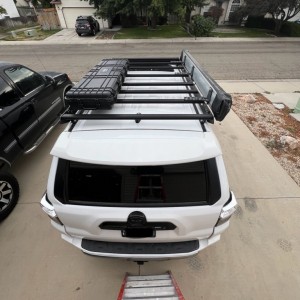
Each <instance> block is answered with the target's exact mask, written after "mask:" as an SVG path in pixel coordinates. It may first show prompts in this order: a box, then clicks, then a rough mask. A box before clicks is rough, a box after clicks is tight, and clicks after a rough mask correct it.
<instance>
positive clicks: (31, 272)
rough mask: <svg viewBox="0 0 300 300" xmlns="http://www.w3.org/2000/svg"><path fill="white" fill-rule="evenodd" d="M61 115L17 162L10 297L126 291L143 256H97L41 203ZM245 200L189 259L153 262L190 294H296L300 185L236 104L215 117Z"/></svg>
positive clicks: (0, 295) (7, 277) (5, 235)
mask: <svg viewBox="0 0 300 300" xmlns="http://www.w3.org/2000/svg"><path fill="white" fill-rule="evenodd" d="M63 127H64V126H63V125H59V126H58V127H57V128H56V129H55V131H54V132H53V133H52V134H51V135H50V136H49V137H48V138H47V139H46V140H45V141H44V143H43V144H42V145H41V146H40V148H38V149H37V150H36V151H35V152H34V153H32V154H30V155H28V156H24V157H22V158H20V159H19V161H18V162H17V163H16V164H15V169H14V173H15V175H16V176H17V178H18V179H19V181H20V187H21V197H20V202H19V204H18V205H17V206H16V208H15V210H14V211H13V213H12V214H11V215H10V216H9V218H7V219H6V220H5V221H4V222H2V223H1V224H0V245H1V247H0V256H1V260H0V270H1V272H0V299H4V300H19V299H22V300H29V299H31V300H37V299H43V300H48V299H49V300H50V299H51V300H53V299H64V300H68V299H89V300H94V299H95V300H100V299H105V300H113V299H116V298H117V294H118V291H119V289H120V286H121V282H122V279H123V277H124V274H125V273H126V272H130V273H132V274H137V273H138V266H137V265H136V264H135V263H133V262H128V261H123V260H114V259H104V258H97V257H90V256H86V255H84V254H82V253H81V252H80V251H79V250H77V249H76V248H74V247H72V246H71V245H69V244H67V243H66V242H64V241H63V240H62V239H61V238H60V236H59V234H58V232H57V231H56V230H55V229H53V228H52V227H51V225H50V221H49V219H48V218H47V217H46V216H45V214H44V213H43V212H42V211H41V208H40V206H39V201H40V198H41V196H42V194H43V192H44V190H45V188H46V182H47V176H48V171H49V166H50V161H51V158H50V156H49V151H50V149H51V147H52V145H53V143H54V142H55V140H56V138H57V136H58V134H59V133H60V132H61V130H63ZM214 128H215V131H216V133H217V135H218V137H219V140H220V143H221V145H222V148H223V152H224V157H225V163H226V165H227V171H228V175H229V179H230V183H231V187H232V189H233V191H234V192H235V194H236V196H237V198H238V202H239V205H240V207H239V209H238V211H237V213H236V214H235V216H234V217H233V219H232V222H231V227H230V229H229V230H228V231H227V232H226V233H225V234H224V235H223V237H222V239H221V241H220V242H218V243H217V244H215V245H213V246H211V247H210V248H207V249H205V250H204V251H203V252H201V253H200V254H199V255H197V256H196V257H193V258H189V259H181V260H173V261H163V262H149V263H146V264H145V265H144V266H142V268H141V272H142V274H160V273H164V272H165V271H167V270H171V271H172V272H173V274H174V275H175V278H176V280H177V282H178V284H179V286H180V288H181V290H182V292H183V294H184V296H185V297H186V299H189V300H199V299H221V298H222V299H296V298H298V297H299V286H300V273H299V270H300V235H299V228H300V217H299V211H300V188H299V187H298V186H297V185H296V184H295V182H294V181H293V180H292V179H291V178H290V177H289V176H288V175H287V174H286V172H285V171H284V170H283V169H282V168H281V167H280V166H279V164H278V163H277V162H276V161H275V160H274V158H273V157H272V156H271V155H270V154H269V153H268V151H267V150H266V149H265V148H264V147H263V146H262V145H261V143H260V142H259V141H258V140H257V139H256V138H255V137H254V136H253V135H252V133H251V132H250V131H249V130H248V129H247V128H246V126H245V125H244V124H243V123H242V122H241V121H240V119H239V118H238V117H237V116H236V115H235V114H234V113H233V112H231V113H230V114H229V116H228V117H227V118H226V120H225V121H224V122H222V123H217V124H215V125H214Z"/></svg>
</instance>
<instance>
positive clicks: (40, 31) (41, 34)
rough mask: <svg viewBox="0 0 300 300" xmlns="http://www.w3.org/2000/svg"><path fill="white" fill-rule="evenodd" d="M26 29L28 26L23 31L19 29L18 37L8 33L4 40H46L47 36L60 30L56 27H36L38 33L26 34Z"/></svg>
mask: <svg viewBox="0 0 300 300" xmlns="http://www.w3.org/2000/svg"><path fill="white" fill-rule="evenodd" d="M25 30H26V28H24V30H22V31H17V32H16V37H13V36H12V35H11V34H9V35H7V36H6V37H5V38H3V39H2V40H4V41H39V40H44V39H46V38H47V37H49V36H51V35H53V34H55V33H57V32H59V31H60V29H55V30H43V29H40V28H38V29H36V31H37V35H35V36H26V35H25V33H24V31H25Z"/></svg>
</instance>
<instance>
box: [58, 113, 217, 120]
mask: <svg viewBox="0 0 300 300" xmlns="http://www.w3.org/2000/svg"><path fill="white" fill-rule="evenodd" d="M213 118H214V116H213V115H212V114H211V113H210V114H64V115H62V116H61V120H62V121H76V120H203V121H206V120H213Z"/></svg>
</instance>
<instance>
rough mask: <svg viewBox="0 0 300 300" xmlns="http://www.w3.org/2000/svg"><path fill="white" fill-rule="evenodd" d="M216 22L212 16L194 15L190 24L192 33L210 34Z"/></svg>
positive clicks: (196, 34) (197, 34)
mask: <svg viewBox="0 0 300 300" xmlns="http://www.w3.org/2000/svg"><path fill="white" fill-rule="evenodd" d="M215 27H216V24H215V22H214V21H213V20H212V19H211V18H204V17H202V16H194V17H193V18H192V22H191V25H190V33H191V34H192V35H194V36H209V35H210V33H211V32H212V31H213V30H214V29H215Z"/></svg>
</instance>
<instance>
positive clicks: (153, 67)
mask: <svg viewBox="0 0 300 300" xmlns="http://www.w3.org/2000/svg"><path fill="white" fill-rule="evenodd" d="M128 70H129V71H133V70H138V71H140V70H142V71H153V70H155V71H165V70H184V67H183V66H174V67H173V66H171V65H165V66H160V65H151V66H142V65H141V66H131V65H130V66H129V68H128Z"/></svg>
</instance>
